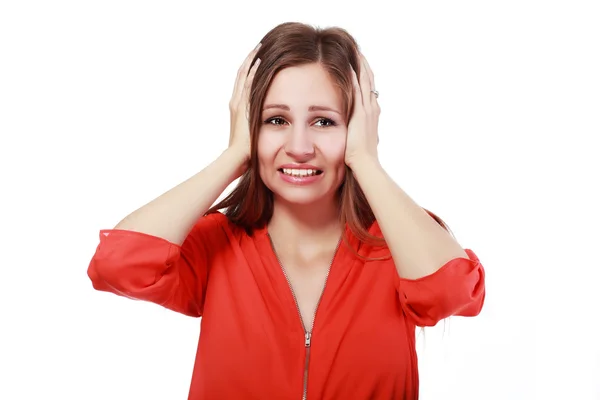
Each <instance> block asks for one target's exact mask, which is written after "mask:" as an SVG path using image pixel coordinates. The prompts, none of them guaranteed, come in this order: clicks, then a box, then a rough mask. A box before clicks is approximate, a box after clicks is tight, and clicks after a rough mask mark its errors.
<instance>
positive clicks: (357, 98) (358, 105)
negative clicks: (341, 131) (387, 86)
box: [350, 66, 363, 112]
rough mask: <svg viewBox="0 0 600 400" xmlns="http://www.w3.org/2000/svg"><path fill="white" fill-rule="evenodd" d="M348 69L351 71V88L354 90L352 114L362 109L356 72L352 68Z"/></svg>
mask: <svg viewBox="0 0 600 400" xmlns="http://www.w3.org/2000/svg"><path fill="white" fill-rule="evenodd" d="M350 69H351V70H352V88H353V89H354V112H356V111H358V110H359V109H360V108H362V103H363V98H362V92H361V90H360V83H359V82H358V77H357V76H356V71H355V70H354V68H352V66H351V67H350Z"/></svg>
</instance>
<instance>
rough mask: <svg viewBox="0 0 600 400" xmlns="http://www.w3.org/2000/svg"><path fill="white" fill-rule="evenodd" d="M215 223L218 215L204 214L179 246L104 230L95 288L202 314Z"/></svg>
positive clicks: (92, 274)
mask: <svg viewBox="0 0 600 400" xmlns="http://www.w3.org/2000/svg"><path fill="white" fill-rule="evenodd" d="M217 225H218V216H213V215H209V216H205V217H202V218H201V219H200V220H199V221H198V223H197V224H195V226H194V227H193V228H192V230H191V232H190V233H189V234H188V236H187V237H186V239H185V241H184V243H183V244H182V245H181V246H179V245H177V244H174V243H171V242H169V241H167V240H165V239H162V238H160V237H156V236H152V235H148V234H145V233H140V232H135V231H128V230H120V229H108V230H101V231H100V242H99V244H98V246H97V248H96V252H95V253H94V255H93V257H92V259H91V261H90V264H89V266H88V270H87V273H88V276H89V278H90V280H91V281H92V285H93V287H94V288H95V289H96V290H99V291H105V292H111V293H114V294H117V295H119V296H124V297H128V298H131V299H136V300H144V301H149V302H152V303H156V304H159V305H161V306H163V307H165V308H168V309H171V310H173V311H176V312H179V313H182V314H185V315H189V316H193V317H199V316H201V315H202V309H203V299H204V292H205V289H206V284H207V277H208V266H209V261H210V249H209V247H211V246H209V245H208V244H207V240H206V238H207V237H208V236H210V235H211V233H213V234H214V232H215V228H217V229H218V226H217ZM217 232H218V231H217ZM213 236H214V235H213ZM213 249H214V247H213Z"/></svg>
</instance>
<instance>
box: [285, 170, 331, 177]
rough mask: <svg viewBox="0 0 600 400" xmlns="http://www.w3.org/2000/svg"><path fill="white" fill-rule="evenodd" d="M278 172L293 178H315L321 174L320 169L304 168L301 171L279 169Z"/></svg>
mask: <svg viewBox="0 0 600 400" xmlns="http://www.w3.org/2000/svg"><path fill="white" fill-rule="evenodd" d="M278 171H279V172H281V173H282V174H284V175H288V176H293V177H295V178H304V177H308V176H317V175H321V174H322V173H323V171H321V170H320V169H306V168H302V169H294V168H279V169H278Z"/></svg>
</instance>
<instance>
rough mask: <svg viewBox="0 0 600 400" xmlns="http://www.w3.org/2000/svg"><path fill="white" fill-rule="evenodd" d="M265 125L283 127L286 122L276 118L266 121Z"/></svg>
mask: <svg viewBox="0 0 600 400" xmlns="http://www.w3.org/2000/svg"><path fill="white" fill-rule="evenodd" d="M265 123H267V124H271V125H283V124H285V120H284V119H283V118H280V117H274V118H269V119H268V120H266V121H265Z"/></svg>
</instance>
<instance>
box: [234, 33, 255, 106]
mask: <svg viewBox="0 0 600 400" xmlns="http://www.w3.org/2000/svg"><path fill="white" fill-rule="evenodd" d="M260 46H262V43H259V44H258V46H256V47H255V48H254V50H252V51H251V52H250V53H249V54H248V56H246V59H245V60H244V62H243V63H242V65H241V66H240V68H239V69H238V73H237V78H236V81H235V85H234V88H233V95H232V97H233V98H234V99H237V100H239V98H240V97H241V94H242V91H243V89H244V84H245V82H246V78H247V77H248V72H249V70H250V66H251V65H252V60H254V57H256V54H257V53H258V50H259V49H260Z"/></svg>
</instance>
